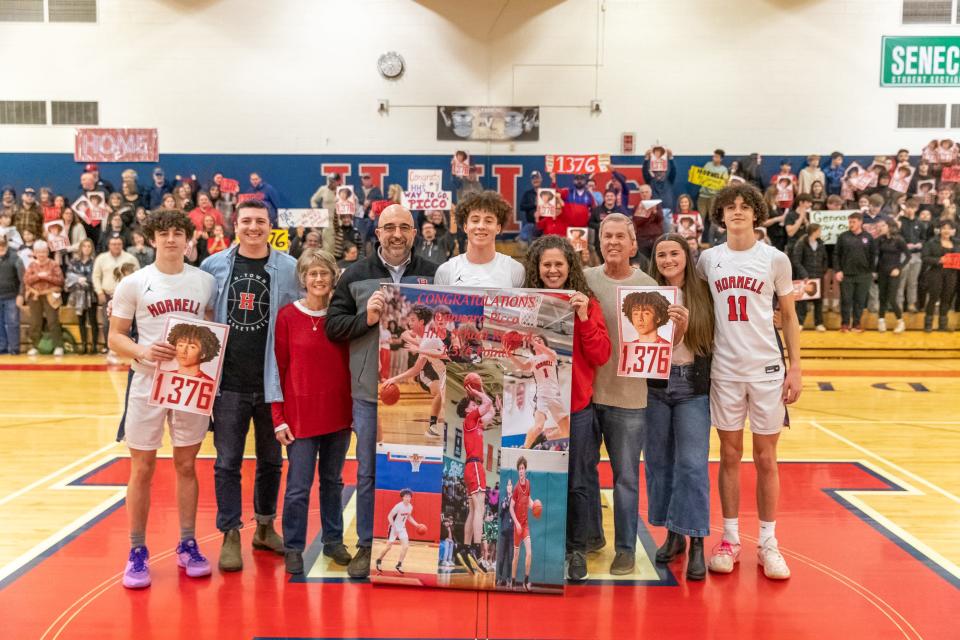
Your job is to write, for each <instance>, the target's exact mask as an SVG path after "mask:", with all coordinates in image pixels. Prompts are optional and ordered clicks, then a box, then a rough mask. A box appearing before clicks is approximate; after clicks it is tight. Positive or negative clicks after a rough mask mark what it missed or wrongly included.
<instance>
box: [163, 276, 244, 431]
mask: <svg viewBox="0 0 960 640" xmlns="http://www.w3.org/2000/svg"><path fill="white" fill-rule="evenodd" d="M245 295H250V294H244V293H241V294H240V307H241V308H243V303H244V300H243V297H244V296H245ZM251 303H252V296H251ZM229 333H230V327H229V326H228V325H225V324H219V323H216V322H206V321H205V320H197V319H195V318H176V317H168V318H167V320H166V322H165V323H164V325H163V334H162V335H163V337H164V339H165V340H166V341H167V342H168V343H169V344H170V346H172V347H173V348H174V349H176V352H177V355H176V356H175V357H174V358H173V360H168V361H166V362H159V363H157V368H156V370H155V371H154V374H153V387H152V389H153V391H152V392H151V393H150V399H149V400H148V401H147V404H150V405H152V406H155V407H167V408H169V409H176V410H177V411H188V412H190V413H199V414H201V415H205V416H209V415H211V414H212V413H213V401H214V399H215V398H216V397H217V388H218V387H219V386H220V376H221V374H222V372H223V354H224V353H226V348H227V334H229Z"/></svg>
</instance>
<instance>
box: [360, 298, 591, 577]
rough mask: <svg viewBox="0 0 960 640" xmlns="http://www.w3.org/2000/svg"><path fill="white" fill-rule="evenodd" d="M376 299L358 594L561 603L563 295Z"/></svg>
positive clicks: (567, 315) (568, 348)
mask: <svg viewBox="0 0 960 640" xmlns="http://www.w3.org/2000/svg"><path fill="white" fill-rule="evenodd" d="M380 292H381V293H382V295H383V296H384V298H385V302H386V304H385V307H384V311H383V313H382V314H381V316H380V357H379V374H380V389H379V395H378V405H377V422H378V425H379V428H378V429H377V436H378V441H377V462H376V482H375V487H376V492H375V498H374V518H373V558H372V563H371V564H372V565H373V566H372V567H371V571H370V581H371V582H374V583H379V584H393V585H406V586H432V587H448V588H458V589H485V590H486V589H490V590H492V589H496V590H499V591H526V592H529V591H534V592H539V593H562V592H563V584H564V576H563V558H564V551H565V539H566V519H567V504H566V491H567V463H568V450H569V443H570V385H571V379H572V375H573V341H574V336H573V332H574V317H573V308H572V307H571V306H570V295H571V292H570V291H546V290H536V289H474V288H467V287H439V286H431V285H419V284H399V285H393V284H386V285H381V287H380Z"/></svg>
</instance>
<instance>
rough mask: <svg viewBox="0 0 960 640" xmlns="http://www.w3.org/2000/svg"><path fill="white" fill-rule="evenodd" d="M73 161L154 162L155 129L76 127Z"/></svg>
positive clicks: (157, 148)
mask: <svg viewBox="0 0 960 640" xmlns="http://www.w3.org/2000/svg"><path fill="white" fill-rule="evenodd" d="M73 159H74V160H75V161H76V162H157V161H158V160H159V159H160V151H159V147H158V145H157V130H156V129H77V132H76V135H75V136H74V145H73Z"/></svg>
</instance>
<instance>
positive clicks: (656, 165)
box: [649, 145, 668, 171]
mask: <svg viewBox="0 0 960 640" xmlns="http://www.w3.org/2000/svg"><path fill="white" fill-rule="evenodd" d="M649 163H650V171H666V170H667V166H668V163H667V150H666V149H664V148H663V147H662V146H660V145H656V146H654V147H653V148H652V149H651V150H650V160H649Z"/></svg>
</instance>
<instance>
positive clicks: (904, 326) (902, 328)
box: [893, 319, 907, 333]
mask: <svg viewBox="0 0 960 640" xmlns="http://www.w3.org/2000/svg"><path fill="white" fill-rule="evenodd" d="M906 330H907V324H906V323H905V322H904V321H903V319H900V320H897V326H896V327H894V328H893V332H894V333H903V332H904V331H906Z"/></svg>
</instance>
